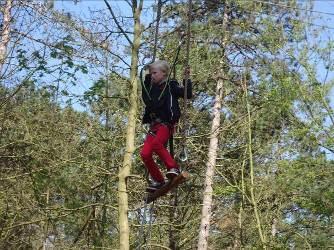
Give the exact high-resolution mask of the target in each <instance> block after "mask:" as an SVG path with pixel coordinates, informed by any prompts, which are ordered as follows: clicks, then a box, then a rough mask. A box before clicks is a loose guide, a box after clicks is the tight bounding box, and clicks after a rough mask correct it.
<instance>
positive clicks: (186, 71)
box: [183, 66, 190, 79]
mask: <svg viewBox="0 0 334 250" xmlns="http://www.w3.org/2000/svg"><path fill="white" fill-rule="evenodd" d="M183 74H184V79H189V77H190V66H187V67H186V68H185V69H184V73H183Z"/></svg>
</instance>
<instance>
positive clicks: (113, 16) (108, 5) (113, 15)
mask: <svg viewBox="0 0 334 250" xmlns="http://www.w3.org/2000/svg"><path fill="white" fill-rule="evenodd" d="M104 3H105V4H106V5H107V7H108V9H109V11H110V14H111V16H112V18H113V19H114V22H115V23H116V25H117V27H118V29H119V30H120V31H121V33H122V34H123V35H124V37H125V38H126V40H128V42H129V44H130V45H131V46H133V43H132V41H131V40H130V38H129V36H128V35H127V33H126V32H125V30H123V28H122V26H121V25H120V24H119V22H118V21H117V18H116V16H115V14H114V12H113V11H112V8H111V6H110V4H109V3H108V1H107V0H104Z"/></svg>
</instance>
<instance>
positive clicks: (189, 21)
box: [179, 0, 192, 161]
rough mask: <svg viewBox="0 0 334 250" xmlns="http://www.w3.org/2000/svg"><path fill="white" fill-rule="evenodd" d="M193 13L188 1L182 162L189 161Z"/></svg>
mask: <svg viewBox="0 0 334 250" xmlns="http://www.w3.org/2000/svg"><path fill="white" fill-rule="evenodd" d="M191 12H192V0H188V22H187V40H186V61H185V79H184V80H185V84H184V96H183V103H184V111H183V121H184V122H183V123H184V127H183V133H182V142H183V143H182V151H181V153H180V155H179V159H180V160H181V161H187V160H188V155H187V150H186V138H187V129H188V117H187V116H188V114H187V109H188V98H187V89H188V88H187V87H188V81H189V73H188V72H189V67H190V65H189V58H190V37H191V23H192V20H191Z"/></svg>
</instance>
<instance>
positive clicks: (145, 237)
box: [136, 194, 155, 250]
mask: <svg viewBox="0 0 334 250" xmlns="http://www.w3.org/2000/svg"><path fill="white" fill-rule="evenodd" d="M147 197H148V194H147V196H146V198H145V201H144V207H143V209H142V208H139V209H138V210H139V215H141V213H142V216H141V218H142V219H141V220H140V230H139V235H138V238H137V242H138V245H137V248H136V249H137V250H141V249H142V246H143V245H145V246H146V248H147V242H150V241H151V231H152V230H151V228H152V218H153V212H154V205H155V201H153V202H152V203H151V205H150V209H149V210H147V205H148V204H147ZM147 212H148V214H149V220H148V227H147V230H146V231H144V226H145V225H146V224H147V222H146V214H147Z"/></svg>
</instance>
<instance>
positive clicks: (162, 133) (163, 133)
mask: <svg viewBox="0 0 334 250" xmlns="http://www.w3.org/2000/svg"><path fill="white" fill-rule="evenodd" d="M170 136H171V130H170V128H168V127H167V126H166V125H163V124H161V126H159V127H158V129H157V131H156V136H155V137H154V139H153V141H152V144H151V145H152V149H153V152H155V153H156V154H157V155H158V156H159V157H160V159H161V160H162V161H163V163H164V164H165V166H166V168H167V169H168V170H169V169H171V168H178V166H177V163H176V161H175V160H174V159H173V157H172V156H171V155H170V153H169V152H168V150H167V149H166V148H165V146H164V145H165V144H166V143H167V141H168V139H169V137H170Z"/></svg>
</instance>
